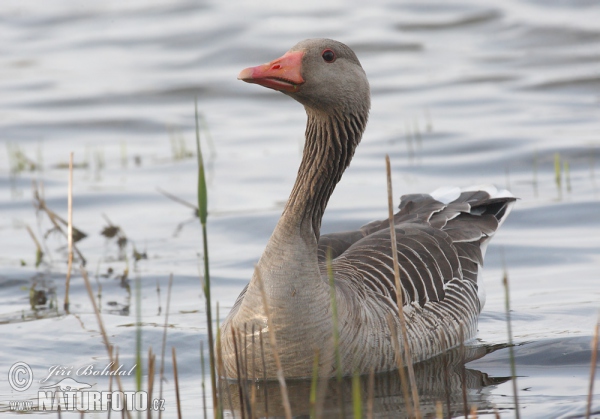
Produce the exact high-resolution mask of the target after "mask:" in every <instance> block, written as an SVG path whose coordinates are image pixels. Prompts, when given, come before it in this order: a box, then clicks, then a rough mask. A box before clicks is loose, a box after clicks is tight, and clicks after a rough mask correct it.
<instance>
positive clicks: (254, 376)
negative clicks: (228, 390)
mask: <svg viewBox="0 0 600 419" xmlns="http://www.w3.org/2000/svg"><path fill="white" fill-rule="evenodd" d="M254 333H255V332H254V323H252V379H253V380H256V379H257V378H258V377H256V353H255V352H256V351H255V346H254V344H255V342H254V341H255V339H254Z"/></svg>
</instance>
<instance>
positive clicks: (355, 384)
mask: <svg viewBox="0 0 600 419" xmlns="http://www.w3.org/2000/svg"><path fill="white" fill-rule="evenodd" d="M360 387H361V386H360V376H359V375H358V373H354V374H352V411H353V413H354V415H353V417H354V419H362V417H363V411H362V395H361V389H360Z"/></svg>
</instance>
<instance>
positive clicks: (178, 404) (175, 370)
mask: <svg viewBox="0 0 600 419" xmlns="http://www.w3.org/2000/svg"><path fill="white" fill-rule="evenodd" d="M171 356H172V357H173V380H174V381H175V399H176V401H177V417H178V418H179V419H181V399H180V397H179V375H178V374H177V351H176V350H175V347H174V346H172V347H171Z"/></svg>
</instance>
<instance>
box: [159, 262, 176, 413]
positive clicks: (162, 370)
mask: <svg viewBox="0 0 600 419" xmlns="http://www.w3.org/2000/svg"><path fill="white" fill-rule="evenodd" d="M172 286H173V274H171V275H170V276H169V287H168V288H167V310H166V311H165V327H164V330H163V338H162V349H161V355H160V386H159V398H160V399H162V398H163V382H164V381H165V349H166V347H167V329H168V327H169V306H170V305H171V288H172ZM161 418H162V410H159V411H158V419H161Z"/></svg>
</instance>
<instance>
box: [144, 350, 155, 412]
mask: <svg viewBox="0 0 600 419" xmlns="http://www.w3.org/2000/svg"><path fill="white" fill-rule="evenodd" d="M155 361H156V355H155V354H154V352H152V346H151V347H150V348H148V395H147V399H148V406H151V403H152V393H153V392H154V366H155ZM146 413H147V418H148V419H151V418H152V409H148V410H147V411H146Z"/></svg>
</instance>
